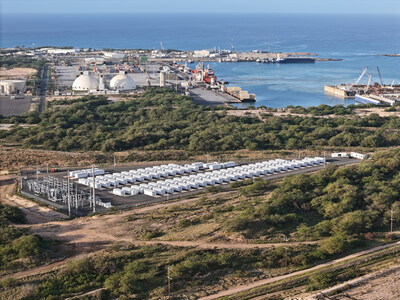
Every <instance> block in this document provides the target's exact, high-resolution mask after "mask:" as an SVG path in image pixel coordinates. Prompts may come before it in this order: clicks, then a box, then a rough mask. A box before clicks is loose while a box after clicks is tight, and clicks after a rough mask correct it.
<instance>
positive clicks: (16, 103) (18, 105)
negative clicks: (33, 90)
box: [0, 95, 32, 117]
mask: <svg viewBox="0 0 400 300" xmlns="http://www.w3.org/2000/svg"><path fill="white" fill-rule="evenodd" d="M31 102H32V96H24V95H21V96H20V95H18V96H16V99H11V96H0V115H2V116H3V117H9V116H16V115H22V114H23V113H26V112H27V111H29V109H30V108H31Z"/></svg>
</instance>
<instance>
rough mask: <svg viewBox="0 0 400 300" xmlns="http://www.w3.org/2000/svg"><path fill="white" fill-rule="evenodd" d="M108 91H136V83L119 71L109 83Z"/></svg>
mask: <svg viewBox="0 0 400 300" xmlns="http://www.w3.org/2000/svg"><path fill="white" fill-rule="evenodd" d="M110 89H112V90H119V91H129V90H134V89H136V83H135V81H134V80H133V79H132V77H131V76H129V75H127V73H126V72H125V71H120V72H119V74H118V75H116V76H114V77H113V78H112V79H111V81H110Z"/></svg>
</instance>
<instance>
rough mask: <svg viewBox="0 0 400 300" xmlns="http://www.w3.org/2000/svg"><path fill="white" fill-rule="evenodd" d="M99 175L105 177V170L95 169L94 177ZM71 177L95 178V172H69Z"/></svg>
mask: <svg viewBox="0 0 400 300" xmlns="http://www.w3.org/2000/svg"><path fill="white" fill-rule="evenodd" d="M98 175H104V170H103V169H98V168H95V169H94V176H98ZM69 176H70V177H75V178H87V177H89V176H93V170H92V169H84V170H78V171H71V172H69Z"/></svg>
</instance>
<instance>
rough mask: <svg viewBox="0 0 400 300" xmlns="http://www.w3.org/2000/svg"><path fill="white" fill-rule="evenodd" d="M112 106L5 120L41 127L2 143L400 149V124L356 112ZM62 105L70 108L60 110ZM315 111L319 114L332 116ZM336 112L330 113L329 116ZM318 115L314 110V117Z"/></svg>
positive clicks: (89, 103)
mask: <svg viewBox="0 0 400 300" xmlns="http://www.w3.org/2000/svg"><path fill="white" fill-rule="evenodd" d="M128 99H129V100H126V101H119V102H116V103H110V102H109V101H107V99H106V97H103V96H100V97H92V96H86V97H83V98H82V99H78V100H71V101H58V102H54V105H53V108H50V109H49V110H47V111H46V112H45V113H43V114H39V113H37V112H30V113H27V114H25V115H23V116H19V117H18V116H14V117H10V118H3V119H1V122H3V123H15V124H18V123H28V124H37V126H34V127H30V128H21V127H18V126H15V127H14V128H13V129H12V130H10V131H0V139H3V140H4V141H7V142H13V143H20V144H22V146H23V147H26V148H42V149H48V150H62V151H72V150H85V151H87V150H100V151H103V152H113V151H122V150H130V149H147V150H166V149H168V150H173V149H180V150H188V151H191V152H195V153H199V152H202V153H205V152H208V151H227V150H236V149H246V148H247V149H251V150H256V149H299V148H303V149H304V148H315V147H322V146H335V147H351V146H363V147H387V146H393V145H400V136H399V134H398V130H399V129H400V118H398V117H379V116H378V115H376V114H371V115H370V116H368V117H365V118H348V117H346V114H350V113H351V109H352V108H343V107H337V108H335V109H334V111H336V110H337V111H338V113H339V114H340V115H344V116H337V117H335V118H316V117H305V116H286V117H274V116H271V117H268V116H267V117H266V118H265V119H264V120H263V121H261V120H258V119H256V118H253V117H251V116H244V117H236V116H228V115H227V114H226V113H225V111H224V109H222V108H221V109H210V108H205V107H203V106H200V105H196V104H194V103H193V101H192V100H191V99H190V98H188V97H185V96H181V95H178V94H176V93H174V92H172V91H168V90H163V89H151V90H149V91H147V92H146V93H145V94H144V95H142V96H137V97H131V98H128ZM56 104H60V105H67V106H66V107H56V106H55V105H56ZM325 111H326V108H325V107H321V108H320V109H318V108H315V109H313V110H312V113H314V114H325ZM329 111H330V112H331V110H329ZM310 112H311V110H310Z"/></svg>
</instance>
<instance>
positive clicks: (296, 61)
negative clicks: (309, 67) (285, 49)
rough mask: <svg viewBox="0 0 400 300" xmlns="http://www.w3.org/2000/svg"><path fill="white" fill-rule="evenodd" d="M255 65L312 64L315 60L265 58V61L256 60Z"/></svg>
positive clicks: (311, 58) (304, 58)
mask: <svg viewBox="0 0 400 300" xmlns="http://www.w3.org/2000/svg"><path fill="white" fill-rule="evenodd" d="M256 62H257V63H263V64H313V63H315V58H313V57H286V58H281V57H279V56H278V57H277V58H274V57H273V58H267V59H258V60H256Z"/></svg>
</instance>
